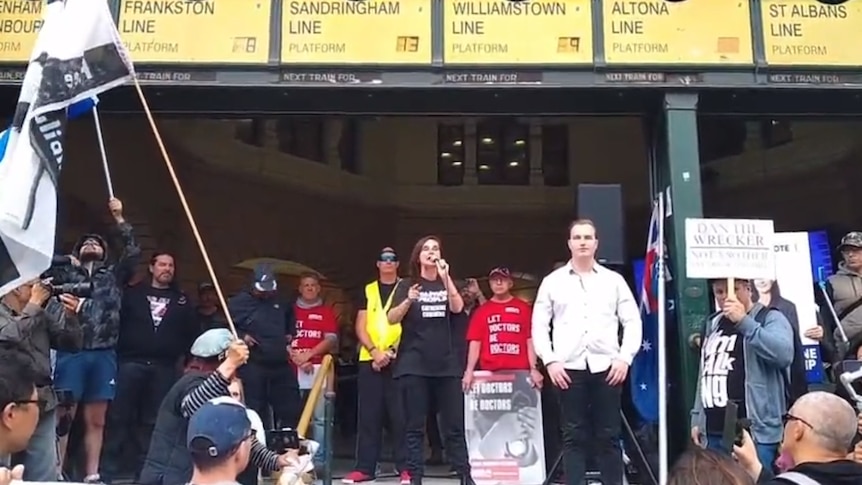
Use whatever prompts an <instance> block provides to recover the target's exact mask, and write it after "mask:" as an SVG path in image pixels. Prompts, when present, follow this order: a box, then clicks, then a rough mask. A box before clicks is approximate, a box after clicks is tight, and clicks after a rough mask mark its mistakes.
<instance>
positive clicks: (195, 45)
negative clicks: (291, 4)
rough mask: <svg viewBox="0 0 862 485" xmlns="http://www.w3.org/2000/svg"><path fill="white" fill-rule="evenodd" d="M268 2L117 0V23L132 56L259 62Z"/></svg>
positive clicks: (264, 50)
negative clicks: (118, 11)
mask: <svg viewBox="0 0 862 485" xmlns="http://www.w3.org/2000/svg"><path fill="white" fill-rule="evenodd" d="M0 1H2V0H0ZM100 1H104V0H100ZM270 5H271V2H270V0H194V1H188V0H122V1H121V2H120V15H119V22H118V25H117V27H118V28H119V30H120V37H121V38H122V39H123V43H125V44H126V47H127V48H128V49H129V53H130V54H131V55H132V60H133V61H135V62H143V63H171V64H179V63H182V64H250V63H260V64H263V63H266V61H267V58H268V56H269V16H270Z"/></svg>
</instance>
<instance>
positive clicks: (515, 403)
mask: <svg viewBox="0 0 862 485" xmlns="http://www.w3.org/2000/svg"><path fill="white" fill-rule="evenodd" d="M464 423H465V428H466V431H467V449H468V451H469V455H470V464H471V467H472V470H473V473H472V475H473V480H475V481H476V482H479V483H485V484H495V485H498V484H499V485H509V484H511V485H515V484H538V483H543V482H544V481H545V447H544V436H543V432H542V399H541V394H540V391H539V390H538V389H534V388H533V387H532V386H531V385H530V372H529V371H495V372H487V371H479V372H476V373H474V381H473V387H472V389H471V390H470V393H469V394H467V395H466V396H465V399H464Z"/></svg>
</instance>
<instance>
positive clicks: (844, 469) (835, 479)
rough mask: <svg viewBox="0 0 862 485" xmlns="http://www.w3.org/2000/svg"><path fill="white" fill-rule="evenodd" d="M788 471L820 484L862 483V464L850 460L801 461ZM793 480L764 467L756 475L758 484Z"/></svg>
mask: <svg viewBox="0 0 862 485" xmlns="http://www.w3.org/2000/svg"><path fill="white" fill-rule="evenodd" d="M790 471H793V472H798V473H801V474H803V475H805V476H807V477H808V478H811V479H814V480H816V481H817V482H819V483H820V485H859V484H860V483H862V464H860V463H856V462H855V461H850V460H838V461H830V462H828V463H803V464H801V465H796V466H795V467H793V468H792V469H791V470H790ZM792 483H793V482H791V481H788V480H783V479H781V478H778V477H776V476H775V475H774V474H773V473H772V470H767V468H766V467H764V468H763V471H762V472H760V476H759V477H757V484H758V485H791V484H792Z"/></svg>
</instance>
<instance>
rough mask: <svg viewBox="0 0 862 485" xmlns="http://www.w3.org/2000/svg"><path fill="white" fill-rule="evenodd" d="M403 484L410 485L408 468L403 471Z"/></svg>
mask: <svg viewBox="0 0 862 485" xmlns="http://www.w3.org/2000/svg"><path fill="white" fill-rule="evenodd" d="M401 485H410V472H408V471H407V470H404V471H403V472H401Z"/></svg>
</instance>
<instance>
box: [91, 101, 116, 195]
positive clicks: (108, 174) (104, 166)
mask: <svg viewBox="0 0 862 485" xmlns="http://www.w3.org/2000/svg"><path fill="white" fill-rule="evenodd" d="M93 122H94V123H95V125H96V138H98V139H99V151H100V152H101V154H102V170H103V171H104V172H105V182H106V183H107V184H108V198H111V199H113V198H114V182H113V180H112V179H111V169H110V168H109V167H108V154H107V153H106V152H105V139H104V138H103V137H102V122H101V121H100V120H99V108H98V107H97V106H93Z"/></svg>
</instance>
